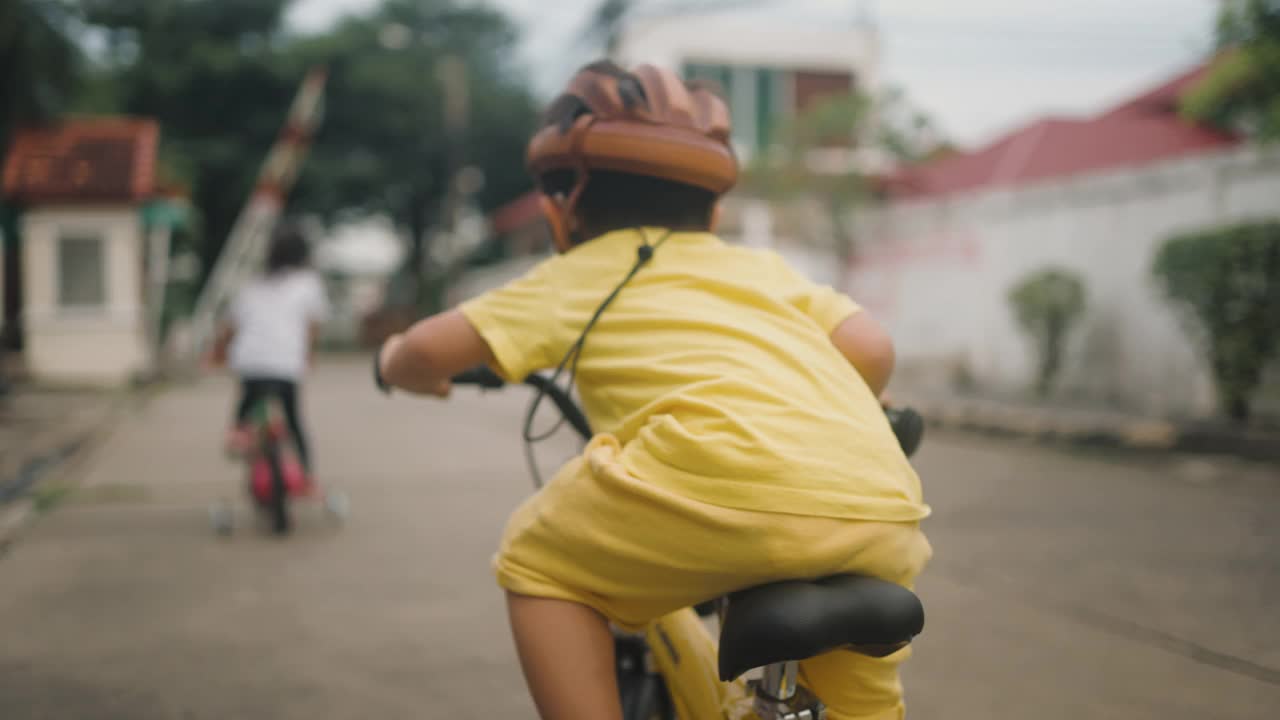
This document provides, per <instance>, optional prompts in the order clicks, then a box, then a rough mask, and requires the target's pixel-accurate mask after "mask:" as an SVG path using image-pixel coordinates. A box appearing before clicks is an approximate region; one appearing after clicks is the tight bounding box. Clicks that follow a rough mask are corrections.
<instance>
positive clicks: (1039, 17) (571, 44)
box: [290, 0, 1218, 145]
mask: <svg viewBox="0 0 1280 720" xmlns="http://www.w3.org/2000/svg"><path fill="white" fill-rule="evenodd" d="M376 1H377V0H297V2H296V4H295V6H294V9H293V11H292V14H291V16H290V20H291V21H292V23H293V24H294V25H295V26H296V27H299V28H302V29H314V28H318V27H323V26H324V25H325V24H326V23H329V22H332V21H333V19H334V18H336V17H338V16H340V15H342V14H344V13H348V12H353V11H359V10H362V9H366V8H368V7H370V6H372V5H374V4H376ZM597 3H598V0H491V1H490V3H489V4H491V5H495V6H497V7H500V8H503V9H504V10H506V11H507V12H508V13H509V14H510V15H511V16H512V17H513V18H514V19H515V20H516V22H517V23H518V24H519V25H520V27H521V28H522V29H523V32H524V36H523V37H524V41H523V45H522V49H521V53H522V55H524V60H526V61H527V63H528V67H529V68H530V73H531V75H532V77H533V79H534V81H535V84H536V85H537V86H538V87H539V88H540V89H541V90H543V91H548V90H550V89H553V88H555V87H556V86H557V84H559V83H562V82H563V81H564V80H565V76H566V75H567V73H568V72H570V71H571V70H572V69H573V68H574V67H575V66H576V65H577V64H578V63H580V62H581V61H582V60H584V59H586V58H587V55H584V53H588V52H589V49H587V48H583V47H581V45H580V44H578V43H577V42H576V37H577V35H578V33H579V32H580V31H581V29H582V27H583V25H584V24H585V22H586V18H587V15H588V14H589V12H590V11H591V9H592V8H593V7H594V6H595V5H596V4H597ZM859 4H862V5H865V6H866V7H867V8H868V9H869V10H870V12H871V14H872V16H873V17H874V18H875V19H876V21H877V24H878V26H879V27H880V30H881V37H882V42H883V58H882V59H883V64H884V73H885V78H886V80H887V81H888V82H890V83H893V84H896V85H900V86H902V87H903V88H904V89H905V90H906V91H907V94H908V96H909V97H910V98H911V100H912V101H913V102H914V103H915V104H916V105H917V106H919V107H921V108H922V109H924V110H926V111H927V112H929V113H930V114H931V115H932V116H933V117H934V118H935V119H936V120H937V121H938V123H939V124H940V125H941V126H942V127H943V129H944V131H945V132H946V133H947V134H948V135H949V136H950V137H951V138H953V139H955V140H957V141H958V142H960V143H962V144H967V145H973V144H978V143H981V142H982V141H985V140H988V139H991V138H992V137H994V136H995V135H998V134H999V133H1001V132H1003V131H1005V130H1008V129H1010V128H1012V127H1014V126H1017V125H1019V124H1021V123H1023V122H1026V121H1028V120H1030V119H1032V118H1034V117H1036V116H1039V115H1043V114H1046V113H1059V114H1072V113H1088V112H1092V111H1096V110H1098V109H1100V108H1102V107H1105V106H1106V105H1107V104H1109V103H1111V102H1114V101H1115V100H1117V99H1120V98H1123V97H1125V96H1126V95H1128V94H1130V93H1133V92H1135V91H1137V90H1141V89H1143V88H1144V87H1146V86H1148V85H1151V84H1153V83H1155V82H1158V81H1160V80H1161V79H1163V78H1165V77H1167V76H1169V75H1172V74H1173V73H1175V72H1177V71H1179V70H1180V69H1182V68H1185V67H1187V66H1189V65H1191V64H1193V63H1195V62H1196V61H1197V60H1198V59H1200V58H1203V57H1204V55H1205V53H1206V52H1207V50H1208V49H1209V48H1210V47H1211V44H1212V28H1213V18H1214V14H1215V12H1216V10H1217V6H1218V2H1217V0H1123V1H1122V2H1121V1H1118V0H1073V1H1072V2H1070V3H1067V2H1043V1H1037V0H963V1H962V2H957V1H955V0H879V1H878V2H877V1H875V0H866V1H865V2H863V3H858V2H854V1H851V0H786V2H779V3H776V6H775V8H773V9H769V10H760V11H757V12H762V13H770V14H773V15H778V16H787V17H788V18H789V19H795V20H797V21H805V22H810V21H817V22H822V21H824V20H825V21H827V22H848V21H851V19H852V18H853V17H854V13H855V8H856V7H857V6H858V5H859ZM535 9H536V12H535Z"/></svg>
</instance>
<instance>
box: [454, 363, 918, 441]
mask: <svg viewBox="0 0 1280 720" xmlns="http://www.w3.org/2000/svg"><path fill="white" fill-rule="evenodd" d="M453 384H454V385H474V386H477V387H479V388H481V389H485V390H496V389H499V388H502V387H506V385H507V381H506V380H503V379H502V378H501V377H499V376H498V373H496V372H494V371H493V370H491V369H489V368H488V367H485V366H483V365H481V366H479V367H474V368H471V369H470V370H464V371H463V372H460V373H458V374H457V375H455V376H453ZM523 384H525V385H528V386H530V387H533V388H536V389H538V390H539V391H541V392H543V393H546V395H547V397H549V398H551V402H553V403H555V405H556V407H557V408H559V410H560V412H561V414H563V415H564V419H565V421H566V422H568V423H569V424H570V425H572V426H573V429H574V430H576V431H577V433H578V434H579V435H581V436H582V439H583V440H590V439H591V435H592V432H591V424H590V423H588V422H587V416H586V415H584V414H583V412H582V409H581V408H579V407H578V403H576V402H574V400H573V398H572V397H570V396H569V393H568V392H567V391H565V390H564V389H563V388H561V387H560V386H559V385H556V384H555V383H553V382H551V379H550V378H548V377H546V376H545V375H539V374H538V373H534V374H532V375H530V376H529V377H527V378H525V379H524V381H523ZM885 415H887V416H888V418H889V425H890V426H891V427H892V428H893V434H894V435H895V436H896V437H897V438H898V444H899V445H900V446H902V451H903V452H904V453H906V455H907V457H910V456H912V455H914V454H915V452H916V450H917V449H918V448H919V447H920V443H921V441H922V440H923V439H924V418H922V417H921V416H920V413H918V412H916V411H915V410H913V409H911V408H889V409H886V410H885Z"/></svg>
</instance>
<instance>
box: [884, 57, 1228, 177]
mask: <svg viewBox="0 0 1280 720" xmlns="http://www.w3.org/2000/svg"><path fill="white" fill-rule="evenodd" d="M1207 70H1208V66H1207V64H1205V65H1200V66H1197V67H1195V68H1193V69H1191V70H1190V71H1188V72H1185V73H1183V74H1181V75H1179V76H1177V77H1175V78H1173V79H1172V80H1170V81H1168V82H1166V83H1164V84H1162V85H1160V86H1159V87H1156V88H1153V89H1151V90H1149V91H1147V92H1144V93H1142V94H1141V95H1138V96H1137V97H1134V98H1132V99H1130V100H1128V101H1126V102H1124V103H1122V104H1120V105H1118V106H1116V107H1114V108H1111V109H1110V110H1107V111H1106V112H1103V113H1102V114H1100V115H1097V116H1095V117H1092V118H1085V119H1073V118H1046V119H1042V120H1039V121H1037V122H1035V123H1032V124H1031V125H1028V126H1026V127H1024V128H1022V129H1020V130H1017V131H1015V132H1013V133H1010V134H1009V135H1006V136H1004V137H1003V138H1000V139H999V140H996V141H995V142H993V143H991V144H989V145H987V146H986V147H983V148H980V149H978V150H975V151H972V152H962V153H957V154H955V155H951V156H948V157H946V158H943V159H940V160H937V161H934V162H930V163H926V164H924V165H919V166H915V167H909V168H906V169H905V170H903V171H901V172H899V173H898V174H897V175H895V176H894V177H892V178H890V179H889V180H888V182H887V189H888V190H889V192H890V194H891V195H893V196H895V197H906V198H910V197H925V196H939V195H950V194H954V193H960V192H966V191H974V190H978V189H985V188H996V187H1016V186H1021V185H1026V184H1028V183H1033V182H1037V181H1042V180H1049V179H1051V178H1061V177H1067V176H1071V175H1077V174H1081V173H1087V172H1096V171H1101V170H1112V169H1119V168H1124V167H1138V166H1142V165H1146V164H1149V163H1153V162H1157V161H1160V160H1168V159H1172V158H1176V157H1181V156H1185V155H1191V154H1194V153H1200V152H1207V151H1211V150H1219V149H1223V148H1227V147H1231V146H1234V145H1237V144H1239V143H1240V142H1241V140H1240V138H1238V137H1235V136H1233V135H1230V134H1227V133H1223V132H1219V131H1217V130H1214V129H1211V128H1208V127H1204V126H1201V125H1196V124H1194V123H1192V122H1189V121H1187V120H1186V119H1184V118H1182V117H1181V116H1179V115H1178V100H1179V98H1180V97H1181V96H1182V94H1183V93H1184V92H1185V91H1186V90H1187V89H1188V88H1189V87H1191V86H1192V85H1193V84H1195V82H1196V81H1197V80H1199V79H1200V77H1202V76H1203V74H1204V73H1205V72H1207Z"/></svg>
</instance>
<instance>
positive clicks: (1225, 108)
mask: <svg viewBox="0 0 1280 720" xmlns="http://www.w3.org/2000/svg"><path fill="white" fill-rule="evenodd" d="M1218 44H1219V46H1220V50H1221V54H1220V56H1219V57H1218V59H1217V61H1216V62H1215V64H1214V66H1213V68H1212V70H1211V71H1210V72H1209V74H1208V75H1207V76H1206V77H1205V78H1204V79H1203V80H1202V81H1201V82H1199V83H1198V84H1197V85H1196V86H1195V87H1194V88H1192V90H1191V92H1189V93H1188V94H1187V96H1186V97H1185V98H1184V100H1183V110H1184V112H1185V113H1186V114H1187V115H1189V116H1190V117H1192V118H1195V119H1197V120H1201V121H1205V122H1211V123H1213V124H1216V125H1219V126H1221V127H1226V128H1229V129H1232V130H1238V131H1243V132H1245V133H1247V134H1249V135H1254V136H1256V137H1258V138H1259V139H1262V140H1275V139H1277V138H1280V2H1277V1H1276V0H1243V1H1241V2H1230V3H1223V9H1222V12H1221V15H1220V16H1219V19H1218Z"/></svg>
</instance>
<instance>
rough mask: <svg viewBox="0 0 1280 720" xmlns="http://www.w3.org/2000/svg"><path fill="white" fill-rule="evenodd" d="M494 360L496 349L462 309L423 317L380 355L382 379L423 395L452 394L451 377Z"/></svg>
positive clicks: (379, 367)
mask: <svg viewBox="0 0 1280 720" xmlns="http://www.w3.org/2000/svg"><path fill="white" fill-rule="evenodd" d="M492 361H493V352H492V351H491V350H490V349H489V345H488V344H487V343H486V342H485V341H484V338H482V337H481V336H480V333H479V332H477V331H476V329H475V327H473V326H472V325H471V322H470V321H468V320H467V318H466V316H464V315H463V314H462V312H461V311H459V310H447V311H445V312H442V313H440V314H438V315H432V316H431V317H429V318H427V319H425V320H420V321H418V322H417V323H415V324H414V325H413V327H411V328H409V329H408V330H406V331H405V332H404V333H402V334H399V335H393V336H391V337H390V338H388V339H387V341H386V343H384V344H383V346H382V350H381V352H380V353H379V355H378V369H379V372H380V373H381V375H382V380H383V381H384V382H386V383H387V384H388V385H391V386H392V387H398V388H400V389H402V390H406V391H408V392H412V393H420V394H423V395H438V396H440V397H445V396H447V395H448V394H449V388H450V384H449V378H452V377H453V376H454V375H457V374H458V373H460V372H462V371H463V370H466V369H468V368H471V367H474V366H476V365H481V364H487V363H490V362H492Z"/></svg>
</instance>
